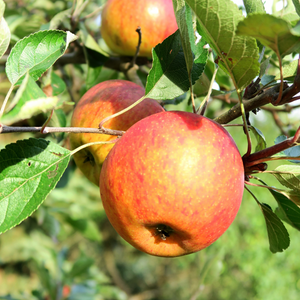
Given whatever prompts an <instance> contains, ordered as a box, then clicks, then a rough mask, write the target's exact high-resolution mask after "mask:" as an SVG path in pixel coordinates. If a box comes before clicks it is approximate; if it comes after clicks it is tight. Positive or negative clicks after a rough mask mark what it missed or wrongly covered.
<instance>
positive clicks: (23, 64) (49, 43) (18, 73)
mask: <svg viewBox="0 0 300 300" xmlns="http://www.w3.org/2000/svg"><path fill="white" fill-rule="evenodd" d="M76 38H77V37H76V36H75V35H74V34H72V33H71V32H69V31H67V32H64V31H59V30H45V31H39V32H37V33H34V34H32V35H30V36H28V37H25V38H24V39H22V40H20V41H19V42H17V43H16V45H15V46H14V47H13V49H12V50H11V52H10V55H9V57H8V59H7V64H6V74H7V77H8V79H9V81H10V82H11V83H12V84H15V85H17V84H20V83H21V82H22V80H23V78H24V77H25V74H26V73H27V72H29V74H30V75H31V76H32V78H33V79H34V80H35V81H36V80H38V78H39V77H40V76H41V75H42V74H43V73H44V72H45V71H46V70H47V69H49V68H50V67H51V66H52V65H53V64H54V62H55V61H56V60H57V59H58V58H59V57H61V56H62V55H63V54H64V52H65V50H66V49H67V47H68V45H69V43H70V42H72V41H74V40H75V39H76Z"/></svg>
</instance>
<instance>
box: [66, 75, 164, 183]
mask: <svg viewBox="0 0 300 300" xmlns="http://www.w3.org/2000/svg"><path fill="white" fill-rule="evenodd" d="M144 95H145V90H144V89H143V88H142V87H140V86H139V85H137V84H135V83H133V82H130V81H126V80H107V81H104V82H102V83H99V84H97V85H95V86H94V87H92V88H91V89H90V90H88V91H87V92H86V93H85V94H84V95H83V97H82V98H81V99H80V101H79V102H78V103H77V105H76V107H75V109H74V112H73V115H72V120H71V126H72V127H89V128H98V126H99V123H100V122H101V121H102V120H103V119H104V118H106V117H108V116H110V115H113V114H115V113H117V112H119V111H121V110H123V109H125V108H126V107H128V106H129V105H131V104H133V103H134V102H135V101H137V100H138V99H140V98H141V97H142V96H144ZM162 111H164V110H163V108H162V107H161V106H160V105H159V103H158V102H157V101H155V100H153V99H145V100H143V101H142V102H141V103H139V104H138V105H137V106H135V107H134V108H132V109H131V110H129V111H128V112H126V113H124V114H122V115H120V116H118V117H116V118H113V119H111V120H109V121H107V122H106V123H105V124H104V127H106V128H110V129H116V130H123V131H126V130H127V129H128V128H129V127H131V126H132V125H133V124H135V123H136V122H137V121H139V120H141V119H143V118H145V117H147V116H149V115H151V114H155V113H158V112H162ZM113 139H116V137H115V136H112V135H106V134H95V133H71V134H70V146H71V148H72V149H75V148H77V147H79V146H81V145H84V144H86V143H91V142H97V141H110V140H113ZM113 145H114V144H103V145H93V146H90V147H88V148H84V149H83V150H81V151H79V152H77V153H76V154H74V160H75V163H76V165H77V166H78V167H79V169H80V170H81V171H82V172H83V174H84V175H85V176H86V177H87V178H88V179H89V180H90V181H91V182H93V183H95V184H96V185H99V177H100V170H101V166H102V163H103V161H104V159H105V157H106V156H107V154H108V152H109V151H110V149H111V148H112V147H113Z"/></svg>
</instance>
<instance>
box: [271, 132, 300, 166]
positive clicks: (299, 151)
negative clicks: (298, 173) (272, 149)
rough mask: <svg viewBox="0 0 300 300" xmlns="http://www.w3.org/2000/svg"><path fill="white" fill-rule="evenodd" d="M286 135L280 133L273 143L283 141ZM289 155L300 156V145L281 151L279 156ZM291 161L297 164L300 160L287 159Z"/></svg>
mask: <svg viewBox="0 0 300 300" xmlns="http://www.w3.org/2000/svg"><path fill="white" fill-rule="evenodd" d="M286 139H287V137H286V136H285V135H280V136H278V137H277V138H276V139H275V144H278V143H281V142H283V141H285V140H286ZM282 155H284V156H291V157H300V145H298V146H294V147H291V148H288V149H286V150H284V151H282V152H281V154H280V156H282ZM289 161H290V162H292V163H295V164H299V163H300V160H289Z"/></svg>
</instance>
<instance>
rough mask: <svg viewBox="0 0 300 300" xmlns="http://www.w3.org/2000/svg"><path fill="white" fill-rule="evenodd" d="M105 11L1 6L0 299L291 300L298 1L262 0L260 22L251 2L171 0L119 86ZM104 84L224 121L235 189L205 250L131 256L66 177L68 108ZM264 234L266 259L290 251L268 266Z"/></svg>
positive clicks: (95, 205)
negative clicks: (103, 27) (145, 52)
mask: <svg viewBox="0 0 300 300" xmlns="http://www.w3.org/2000/svg"><path fill="white" fill-rule="evenodd" d="M103 2H104V1H102V0H97V1H89V0H86V1H83V0H77V1H75V0H74V1H71V0H69V1H50V0H43V1H31V0H24V1H22V2H21V3H20V1H17V0H12V1H7V3H4V1H3V0H0V103H1V109H0V120H1V122H0V134H1V140H0V149H2V150H1V151H0V234H1V233H2V234H1V236H0V299H51V300H52V299H70V300H72V299H74V300H75V299H170V295H177V298H178V299H200V298H201V299H231V298H232V299H272V300H273V299H275V300H276V299H282V297H287V298H288V299H297V298H296V297H297V295H298V294H299V289H300V282H299V279H298V278H299V271H298V270H299V267H300V265H299V263H298V259H297V258H298V255H296V254H298V252H297V250H296V249H298V247H299V246H300V245H299V242H298V239H297V238H296V236H297V235H298V231H299V230H300V228H299V220H300V208H299V207H300V192H299V190H300V189H299V186H300V185H299V158H300V156H299V147H300V146H299V141H300V139H299V135H300V129H299V128H298V126H299V125H300V124H299V110H297V108H298V107H299V104H297V100H298V99H299V97H298V96H297V93H299V92H300V75H299V70H298V68H299V63H298V60H297V57H296V55H297V52H299V49H300V41H299V35H300V31H299V21H300V17H299V15H300V14H299V10H300V8H299V3H298V2H297V1H292V0H289V1H287V4H286V5H285V6H284V7H283V8H282V9H280V10H276V9H275V4H276V3H279V2H281V1H278V0H274V8H273V14H272V15H269V14H266V13H265V8H264V6H263V3H262V1H261V0H244V7H242V8H238V7H237V5H235V4H234V3H233V2H232V1H229V0H211V1H207V0H186V1H184V0H173V5H174V11H175V15H176V20H177V23H178V27H179V29H178V31H176V32H175V33H174V34H173V35H171V36H170V37H169V38H167V39H166V40H165V41H164V42H163V43H161V44H159V45H157V46H156V47H155V48H154V49H153V60H151V61H149V60H147V59H144V58H138V59H137V60H136V61H135V62H134V63H135V64H134V63H133V64H132V65H131V66H132V68H133V67H134V68H135V69H134V70H135V72H134V75H135V76H131V74H132V72H129V71H130V70H129V69H128V64H129V65H130V64H131V62H132V58H130V57H129V58H128V57H117V56H114V55H112V53H110V51H109V49H108V48H107V46H106V45H105V44H104V41H103V40H102V38H101V34H100V30H99V24H100V22H99V20H100V13H101V5H102V4H103ZM282 2H284V3H285V1H282ZM112 21H113V20H112ZM195 31H197V35H196V34H195ZM198 34H200V36H201V39H200V41H199V42H198V38H197V37H198ZM196 41H197V42H196ZM126 66H127V67H126ZM149 66H150V69H149ZM124 68H125V69H126V68H127V69H126V70H125V69H124ZM124 70H125V71H124ZM145 72H146V75H145ZM136 75H137V76H136ZM113 78H122V79H128V80H132V81H136V80H137V81H138V82H142V83H143V84H144V86H145V97H151V98H154V99H156V100H158V101H160V103H161V104H162V105H163V106H164V107H165V109H166V110H185V111H194V112H195V113H199V114H205V116H207V117H209V118H211V119H215V120H216V121H217V122H219V123H221V124H227V123H230V122H232V121H234V122H233V123H232V124H230V125H236V126H234V127H228V130H229V131H230V133H231V134H232V136H233V137H234V140H235V141H236V143H237V144H238V147H239V149H240V152H241V154H242V155H244V156H243V157H244V164H245V172H246V174H245V176H246V182H245V183H246V190H245V195H244V200H243V204H242V207H241V209H240V211H239V214H238V216H237V218H236V221H235V222H234V223H233V225H232V226H231V227H230V228H229V230H228V231H227V232H226V233H225V234H224V235H223V236H222V237H221V238H220V239H219V240H218V241H216V242H215V243H214V244H213V245H212V246H210V247H209V248H207V249H205V250H203V251H201V252H199V253H196V254H192V255H189V256H187V257H181V258H176V259H172V260H167V259H163V258H158V257H149V256H147V255H146V254H143V253H140V252H138V251H137V250H135V249H133V248H132V247H130V246H128V245H127V243H125V242H124V241H123V240H121V238H120V237H118V236H117V234H116V233H115V231H114V230H113V229H112V227H111V225H110V224H109V222H108V220H107V218H106V216H105V212H104V210H103V207H102V205H101V201H100V199H99V198H100V197H99V191H98V189H97V188H96V187H95V186H93V185H92V184H90V183H89V182H88V181H87V180H86V179H85V178H84V177H83V176H82V174H81V173H80V172H79V171H78V170H77V169H76V166H75V165H74V162H73V160H72V154H73V153H74V151H73V152H72V151H70V150H69V149H68V148H69V145H68V135H67V134H66V132H67V127H68V126H69V124H70V116H71V114H72V110H73V107H74V105H75V104H76V103H77V102H78V100H79V99H80V97H81V96H82V95H83V93H84V92H85V91H87V90H88V89H89V88H90V87H92V86H94V85H95V84H97V83H99V82H102V81H105V80H109V79H113ZM136 78H138V79H136ZM100 121H101V120H99V122H100ZM252 123H253V124H252ZM56 127H59V128H60V129H59V130H56V131H52V134H51V128H52V129H53V128H56ZM54 132H55V133H54ZM245 133H246V134H245ZM273 141H275V142H273ZM78 151H79V149H78ZM282 161H284V163H282ZM266 163H267V164H268V168H266V167H267V166H266ZM271 175H273V176H271ZM254 182H255V183H257V184H258V185H259V187H254V186H253V185H254ZM247 191H249V192H250V193H248V192H247ZM250 194H251V195H252V196H253V198H254V199H255V200H256V202H255V201H250V199H251V197H250ZM44 201H45V202H44ZM43 202H44V203H43ZM255 203H257V204H258V207H257V206H256V205H255ZM20 223H21V224H20ZM19 224H20V225H19ZM17 225H19V226H17ZM13 227H15V228H13ZM11 228H13V229H11ZM9 229H11V230H9ZM267 236H268V239H269V248H270V250H271V252H273V253H276V252H282V251H283V250H285V249H287V248H288V247H289V245H290V248H289V249H288V250H287V251H286V252H285V253H279V254H277V255H276V256H274V255H272V254H271V253H270V252H269V251H267V248H268V247H267V242H266V237H267ZM279 274H280V275H279ZM216 282H217V285H216V284H215V283H216ZM16 286H17V288H16ZM216 286H219V287H222V288H218V289H216ZM270 291H271V292H270ZM135 297H136V298H135Z"/></svg>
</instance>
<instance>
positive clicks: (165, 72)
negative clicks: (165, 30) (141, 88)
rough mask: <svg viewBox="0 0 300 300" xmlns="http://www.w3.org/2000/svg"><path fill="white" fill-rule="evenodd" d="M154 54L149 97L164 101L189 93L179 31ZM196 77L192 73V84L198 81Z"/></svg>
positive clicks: (149, 77)
mask: <svg viewBox="0 0 300 300" xmlns="http://www.w3.org/2000/svg"><path fill="white" fill-rule="evenodd" d="M152 54H153V55H152V56H153V65H152V68H151V70H150V72H149V75H148V78H147V84H146V95H147V97H149V98H152V99H161V100H164V99H172V98H175V97H178V96H180V95H182V94H184V93H185V92H187V91H188V90H189V88H190V83H189V74H188V71H187V67H186V62H185V58H184V53H183V49H182V45H181V39H180V33H179V30H177V31H176V32H175V33H173V34H172V35H170V36H169V37H168V38H167V39H165V40H164V41H163V42H162V44H158V45H157V46H156V47H155V48H154V49H153V52H152ZM203 68H204V65H203ZM195 77H196V76H193V73H192V79H193V82H192V84H194V83H195V82H194V80H196V79H197V78H195Z"/></svg>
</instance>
